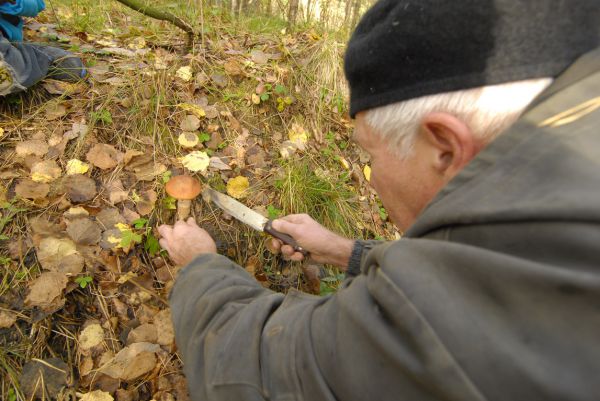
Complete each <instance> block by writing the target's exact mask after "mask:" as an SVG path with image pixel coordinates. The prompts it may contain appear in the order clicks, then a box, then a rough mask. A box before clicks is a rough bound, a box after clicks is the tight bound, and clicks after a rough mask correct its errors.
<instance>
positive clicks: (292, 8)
mask: <svg viewBox="0 0 600 401" xmlns="http://www.w3.org/2000/svg"><path fill="white" fill-rule="evenodd" d="M297 15H298V0H290V3H289V9H288V25H289V26H294V25H295V24H296V16H297Z"/></svg>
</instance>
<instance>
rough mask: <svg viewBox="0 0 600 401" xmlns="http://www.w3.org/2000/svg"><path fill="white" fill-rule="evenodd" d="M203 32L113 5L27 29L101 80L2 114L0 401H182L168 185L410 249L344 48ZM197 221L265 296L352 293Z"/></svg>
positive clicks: (236, 229)
mask: <svg viewBox="0 0 600 401" xmlns="http://www.w3.org/2000/svg"><path fill="white" fill-rule="evenodd" d="M96 3H98V4H96ZM194 18H196V21H200V22H198V23H196V24H195V25H196V26H197V27H199V28H201V29H203V32H204V34H203V35H202V36H201V37H198V39H197V40H196V42H195V43H194V44H193V47H192V48H189V47H187V46H186V40H185V35H184V34H183V33H182V32H181V31H179V30H178V29H177V28H175V27H173V26H171V25H169V24H167V23H163V22H157V21H154V20H151V19H148V18H146V17H143V16H141V15H140V14H137V13H135V12H133V11H131V10H128V9H126V8H124V7H122V6H121V5H119V4H117V3H116V2H114V4H113V3H111V2H94V1H89V2H85V1H67V0H61V1H58V2H57V1H55V2H52V3H51V7H49V8H48V10H47V11H46V12H45V13H44V14H42V15H41V16H40V17H38V18H37V19H36V20H35V21H33V20H32V21H29V24H28V27H27V28H26V34H27V37H28V38H29V39H30V40H31V41H36V42H50V43H51V44H53V45H55V46H60V47H63V48H65V49H69V50H71V51H73V52H74V53H76V54H77V55H79V56H81V57H82V58H83V59H84V60H85V63H86V65H87V66H88V67H89V76H88V78H87V79H86V80H85V81H84V82H81V83H77V84H65V83H63V82H58V81H52V80H46V81H44V82H42V83H41V84H39V85H37V86H36V87H35V88H32V89H31V90H29V91H28V92H27V93H25V94H20V95H15V96H11V97H7V98H5V99H2V100H0V267H1V269H0V278H1V280H0V374H1V376H2V377H1V380H2V382H1V384H0V399H2V400H6V401H16V400H29V399H33V398H40V399H76V398H83V399H84V401H90V400H110V399H111V398H110V397H114V398H115V399H117V400H120V401H130V400H132V401H134V400H150V399H155V400H157V401H170V400H185V399H188V395H187V390H186V385H185V379H184V377H183V375H182V372H181V361H180V359H179V357H178V355H177V352H176V347H175V344H174V339H173V331H172V328H171V321H170V310H169V307H168V303H167V299H168V293H169V291H170V289H171V287H172V285H173V280H174V279H175V276H176V272H177V267H176V266H174V265H173V264H172V262H171V261H170V260H169V259H168V257H167V255H166V254H165V253H164V252H161V250H160V249H159V246H158V242H157V232H156V227H157V226H158V225H159V224H162V223H173V222H174V221H175V218H176V217H175V210H174V209H175V203H176V202H175V200H174V199H173V198H171V197H169V196H168V195H166V194H165V190H164V186H165V183H166V182H168V180H169V179H170V178H171V177H172V176H175V175H179V174H183V173H186V174H191V175H194V176H196V177H197V178H198V179H199V180H200V181H201V182H202V183H203V185H209V186H211V187H212V188H214V189H216V190H218V191H221V192H227V193H229V194H230V195H232V196H235V197H237V198H238V199H240V201H241V202H243V203H245V204H246V205H248V206H249V207H251V208H254V209H255V210H257V211H259V212H260V213H262V214H264V215H265V216H269V217H277V216H281V215H285V214H290V213H308V214H310V215H311V216H313V217H314V218H315V219H316V220H318V221H319V222H321V223H322V224H323V225H325V226H326V227H328V228H330V229H332V230H334V231H336V232H338V233H340V234H343V235H346V236H348V237H354V238H393V237H394V236H398V235H399V234H398V233H397V232H396V231H395V230H394V228H393V227H392V225H391V224H390V223H389V222H387V216H386V213H385V210H384V209H383V207H382V206H381V204H380V203H379V201H378V200H377V198H376V197H375V195H374V193H373V192H372V190H371V189H370V187H369V185H368V180H367V178H368V175H369V167H368V158H367V157H366V155H365V154H363V153H361V151H360V150H359V149H358V148H357V147H356V145H355V144H353V143H352V142H351V140H350V136H351V133H352V121H351V120H350V119H349V117H348V115H347V106H346V100H347V99H346V94H345V89H344V88H345V86H344V85H345V84H344V81H343V74H342V70H341V61H342V55H343V49H344V43H343V39H340V38H336V37H335V36H336V35H334V34H331V33H323V32H319V31H318V30H316V29H309V28H306V29H298V30H296V31H294V32H289V31H286V30H285V25H283V24H282V23H281V22H279V21H277V20H276V19H273V18H271V19H265V18H258V17H255V18H245V19H242V20H235V21H234V20H231V19H229V18H227V16H224V15H221V14H220V13H219V12H218V11H217V10H205V12H204V13H202V14H201V15H198V14H197V13H196V14H194ZM365 174H366V176H365ZM192 214H193V216H194V217H195V218H196V219H197V221H198V223H199V224H200V225H201V226H202V227H205V228H206V229H207V230H208V231H209V232H210V233H211V234H212V235H214V237H215V238H216V239H217V240H218V243H219V246H220V250H221V252H223V253H225V254H226V255H228V256H229V257H230V258H231V259H232V260H235V261H236V262H237V263H239V264H240V265H241V266H243V267H244V268H245V269H246V270H247V271H248V272H250V273H251V274H252V275H254V276H255V277H256V278H257V280H259V282H261V283H262V284H263V285H264V286H265V287H268V288H271V289H273V290H276V291H281V292H286V291H288V290H289V289H292V288H295V289H300V290H303V291H306V292H311V293H314V294H316V295H321V296H325V295H326V294H328V293H331V292H333V291H335V289H336V288H337V286H338V285H339V282H340V280H341V279H342V278H343V275H341V274H340V272H339V271H337V270H336V269H335V268H333V267H330V266H324V267H319V269H320V271H321V277H320V279H318V280H315V279H312V280H307V279H306V278H305V276H304V275H303V273H302V272H303V267H306V266H303V265H300V264H293V263H290V262H286V261H284V260H282V259H281V258H280V257H278V256H276V255H272V254H271V253H269V251H268V250H267V249H266V247H265V239H266V237H265V236H264V235H262V234H261V233H258V232H255V231H253V230H252V229H250V228H248V227H247V226H245V225H243V224H241V223H239V222H237V221H235V220H233V219H232V218H231V217H230V216H227V215H225V214H223V213H222V212H221V211H219V210H218V209H216V208H215V207H213V206H212V205H209V204H206V203H205V202H204V201H202V200H201V198H199V199H198V200H196V201H194V202H193V207H192ZM305 263H310V262H305Z"/></svg>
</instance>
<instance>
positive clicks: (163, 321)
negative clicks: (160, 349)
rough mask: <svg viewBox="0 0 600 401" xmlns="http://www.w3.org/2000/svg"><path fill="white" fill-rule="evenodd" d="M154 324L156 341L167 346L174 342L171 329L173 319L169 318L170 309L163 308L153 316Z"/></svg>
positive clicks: (173, 334) (173, 332) (173, 333)
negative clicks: (156, 335)
mask: <svg viewBox="0 0 600 401" xmlns="http://www.w3.org/2000/svg"><path fill="white" fill-rule="evenodd" d="M154 325H155V326H156V331H157V333H158V339H157V340H156V342H157V343H158V344H160V345H166V346H168V347H171V346H173V344H174V343H175V331H174V329H173V320H172V319H171V309H169V308H167V309H163V310H161V311H160V312H158V313H157V314H156V315H155V316H154Z"/></svg>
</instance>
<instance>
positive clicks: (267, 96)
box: [260, 93, 270, 102]
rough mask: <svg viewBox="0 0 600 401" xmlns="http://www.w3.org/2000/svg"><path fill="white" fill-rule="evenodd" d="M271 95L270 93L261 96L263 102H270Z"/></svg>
mask: <svg viewBox="0 0 600 401" xmlns="http://www.w3.org/2000/svg"><path fill="white" fill-rule="evenodd" d="M269 97H270V96H269V94H268V93H263V94H262V95H260V100H261V101H263V102H266V101H267V100H269Z"/></svg>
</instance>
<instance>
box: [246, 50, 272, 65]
mask: <svg viewBox="0 0 600 401" xmlns="http://www.w3.org/2000/svg"><path fill="white" fill-rule="evenodd" d="M250 58H252V61H253V62H254V63H256V64H266V63H267V62H268V61H269V55H268V54H267V53H265V52H263V51H261V50H252V51H251V52H250Z"/></svg>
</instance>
